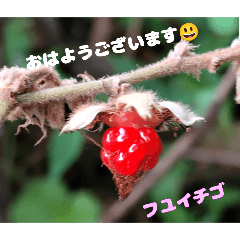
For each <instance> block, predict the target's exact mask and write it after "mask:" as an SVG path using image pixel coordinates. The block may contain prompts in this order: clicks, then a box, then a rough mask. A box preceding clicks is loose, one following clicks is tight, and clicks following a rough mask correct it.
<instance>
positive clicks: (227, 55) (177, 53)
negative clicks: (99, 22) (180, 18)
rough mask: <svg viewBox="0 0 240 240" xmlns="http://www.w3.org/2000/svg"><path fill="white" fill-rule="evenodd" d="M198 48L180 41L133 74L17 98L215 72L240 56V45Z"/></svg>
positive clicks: (76, 92)
mask: <svg viewBox="0 0 240 240" xmlns="http://www.w3.org/2000/svg"><path fill="white" fill-rule="evenodd" d="M195 47H196V46H193V45H191V44H189V43H186V42H185V41H181V42H180V43H178V44H176V46H175V48H174V51H170V53H169V55H168V57H167V58H166V59H163V60H162V61H159V62H156V63H155V64H151V65H147V66H145V67H143V68H140V69H137V70H135V71H131V72H129V73H123V74H121V75H114V76H111V77H108V78H105V79H99V80H98V81H93V82H88V83H78V84H74V85H70V86H61V87H55V88H51V89H45V90H42V91H39V92H34V93H25V94H19V95H17V96H16V99H17V101H19V102H22V103H36V102H39V101H50V100H52V101H53V100H55V101H56V100H57V101H58V100H65V99H66V98H68V97H70V96H73V95H78V96H79V95H89V94H92V93H94V94H96V93H109V92H111V90H112V88H113V87H114V86H115V85H116V83H117V84H122V83H129V84H134V83H139V82H142V81H144V80H149V79H152V78H155V77H162V76H166V75H172V74H178V73H181V72H185V73H187V74H189V73H192V74H193V75H194V76H196V77H197V78H198V77H199V74H200V73H201V69H208V71H209V72H211V73H214V72H216V70H217V68H218V67H220V66H221V65H222V64H223V63H225V62H230V61H234V60H237V59H240V44H236V45H235V46H232V47H228V48H224V49H217V50H215V51H212V52H208V53H204V54H199V55H197V54H194V53H192V52H190V51H191V50H192V49H194V48H195Z"/></svg>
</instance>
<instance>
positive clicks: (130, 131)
mask: <svg viewBox="0 0 240 240" xmlns="http://www.w3.org/2000/svg"><path fill="white" fill-rule="evenodd" d="M102 144H103V147H104V149H102V150H101V159H102V161H103V163H104V164H105V165H106V166H107V167H108V168H109V169H111V170H113V169H115V170H116V171H117V172H118V173H120V174H122V175H133V174H135V173H136V172H137V171H138V170H141V171H149V170H150V169H152V168H153V167H155V165H156V164H157V162H158V157H159V154H160V153H161V152H162V142H161V139H160V138H159V136H158V135H157V133H156V132H155V131H154V129H151V128H140V129H138V130H137V129H135V128H133V127H112V128H109V129H108V130H107V131H106V132H105V134H104V136H103V140H102Z"/></svg>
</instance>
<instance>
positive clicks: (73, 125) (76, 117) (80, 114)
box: [60, 103, 112, 134]
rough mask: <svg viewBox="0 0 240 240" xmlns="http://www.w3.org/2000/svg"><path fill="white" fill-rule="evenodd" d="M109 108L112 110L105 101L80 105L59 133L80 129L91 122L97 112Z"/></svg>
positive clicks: (108, 109)
mask: <svg viewBox="0 0 240 240" xmlns="http://www.w3.org/2000/svg"><path fill="white" fill-rule="evenodd" d="M110 110H112V108H111V107H110V106H108V105H107V104H105V103H101V104H96V103H93V105H91V104H86V105H80V107H78V108H77V109H76V110H75V111H74V112H73V113H72V114H71V116H70V118H69V120H68V122H67V124H66V125H65V126H64V127H63V128H62V130H61V133H60V134H62V133H65V132H68V131H76V130H78V129H82V128H84V127H86V126H87V125H89V124H91V123H92V122H93V121H94V119H95V118H96V116H97V115H98V114H99V113H101V112H107V111H110Z"/></svg>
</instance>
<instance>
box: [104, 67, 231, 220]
mask: <svg viewBox="0 0 240 240" xmlns="http://www.w3.org/2000/svg"><path fill="white" fill-rule="evenodd" d="M234 84H235V77H234V74H233V72H232V69H229V70H228V71H227V72H226V74H225V75H224V77H223V80H222V82H221V83H220V84H219V86H218V87H217V91H216V94H215V97H214V99H213V101H212V105H211V106H210V107H209V110H208V113H207V116H206V123H205V124H202V125H201V126H196V127H194V131H191V132H189V133H185V134H184V135H183V136H182V137H180V138H179V139H178V140H177V141H176V142H175V143H174V147H173V148H172V149H171V150H170V151H169V152H168V153H166V154H165V155H164V157H163V158H162V159H161V160H160V162H159V164H158V165H157V166H156V167H155V168H154V169H152V170H151V171H150V172H149V173H147V174H146V176H145V178H144V179H143V181H142V182H141V183H138V184H136V186H135V187H134V188H133V191H132V193H131V194H130V196H129V197H128V198H127V199H126V200H125V201H122V202H119V201H117V202H115V203H114V204H113V205H112V206H110V207H109V209H108V210H107V212H106V214H105V215H104V216H103V218H102V220H101V222H116V221H118V220H119V219H121V218H122V217H123V216H124V215H125V214H126V213H127V212H128V211H129V210H130V209H131V208H132V207H133V206H134V205H135V204H136V203H137V202H138V201H140V199H141V197H142V196H143V195H144V194H145V193H146V192H147V191H149V190H150V189H151V186H152V185H153V184H154V183H155V182H156V181H158V180H159V179H160V178H161V177H162V176H163V175H164V174H165V173H166V172H167V170H169V168H170V167H171V166H172V165H173V164H174V163H175V162H176V161H177V160H178V159H179V158H180V157H181V156H183V155H184V154H186V153H187V151H188V149H189V148H190V147H191V146H192V145H193V144H194V143H195V141H196V140H198V139H199V138H200V137H203V136H204V134H205V132H206V131H207V130H209V128H210V127H211V126H212V125H213V124H215V122H216V121H217V116H218V111H219V108H220V107H221V105H222V104H223V102H224V100H225V98H226V97H227V96H228V94H229V93H230V91H231V90H232V89H233V87H234Z"/></svg>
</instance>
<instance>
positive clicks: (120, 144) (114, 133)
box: [102, 127, 139, 152]
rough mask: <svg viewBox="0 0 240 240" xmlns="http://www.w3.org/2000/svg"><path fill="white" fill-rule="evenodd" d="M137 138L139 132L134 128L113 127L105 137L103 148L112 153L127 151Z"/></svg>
mask: <svg viewBox="0 0 240 240" xmlns="http://www.w3.org/2000/svg"><path fill="white" fill-rule="evenodd" d="M137 138H139V132H138V130H137V129H135V128H133V127H112V128H109V129H108V130H107V131H106V132H105V133H104V135H103V139H102V143H103V148H105V149H107V150H109V151H112V152H114V151H117V150H118V149H123V148H124V149H125V148H128V147H129V146H130V144H132V143H133V141H134V140H136V139H137Z"/></svg>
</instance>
